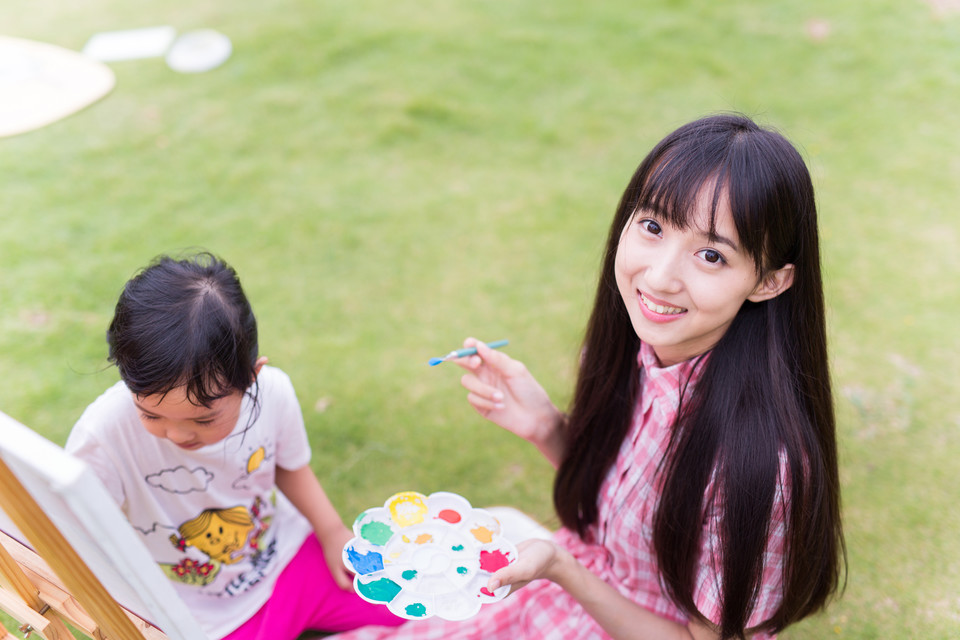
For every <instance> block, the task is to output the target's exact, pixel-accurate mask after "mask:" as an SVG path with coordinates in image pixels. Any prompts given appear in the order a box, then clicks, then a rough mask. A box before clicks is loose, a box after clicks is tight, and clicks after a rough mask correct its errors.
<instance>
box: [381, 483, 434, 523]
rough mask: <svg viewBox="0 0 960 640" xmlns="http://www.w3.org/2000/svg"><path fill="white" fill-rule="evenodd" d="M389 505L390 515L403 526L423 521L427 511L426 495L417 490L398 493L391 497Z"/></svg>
mask: <svg viewBox="0 0 960 640" xmlns="http://www.w3.org/2000/svg"><path fill="white" fill-rule="evenodd" d="M387 506H388V507H389V508H390V517H391V518H393V521H394V522H396V523H397V525H399V526H401V527H409V526H411V525H415V524H419V523H421V522H423V517H424V515H426V513H427V503H426V502H425V501H424V496H423V495H422V494H419V493H417V492H416V491H405V492H403V493H398V494H397V495H395V496H393V498H391V499H390V502H389V504H388V505H387Z"/></svg>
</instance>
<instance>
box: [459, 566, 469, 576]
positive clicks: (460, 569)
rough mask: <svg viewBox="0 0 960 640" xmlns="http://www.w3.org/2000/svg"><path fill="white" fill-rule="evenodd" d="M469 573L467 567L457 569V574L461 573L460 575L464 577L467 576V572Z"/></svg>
mask: <svg viewBox="0 0 960 640" xmlns="http://www.w3.org/2000/svg"><path fill="white" fill-rule="evenodd" d="M468 571H470V570H469V569H467V568H466V567H457V573H459V574H460V575H462V576H465V575H467V572H468Z"/></svg>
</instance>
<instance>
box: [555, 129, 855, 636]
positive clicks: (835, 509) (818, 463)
mask: <svg viewBox="0 0 960 640" xmlns="http://www.w3.org/2000/svg"><path fill="white" fill-rule="evenodd" d="M704 189H713V208H712V216H713V217H712V218H711V220H715V216H716V213H717V208H718V204H719V203H720V202H721V199H722V198H726V199H727V202H728V203H729V206H730V208H731V210H732V212H733V219H734V223H735V225H736V230H737V235H738V236H739V239H740V241H741V245H742V246H743V247H744V249H745V250H746V251H747V253H749V254H750V255H751V256H752V258H753V260H754V263H755V264H756V266H757V275H758V279H761V278H763V277H765V275H766V274H768V273H769V272H770V271H772V270H776V269H779V268H781V267H783V266H785V265H788V264H792V265H794V277H793V285H792V286H791V287H790V288H789V289H787V290H786V291H785V292H783V293H781V294H780V295H778V296H776V297H774V298H772V299H770V300H766V301H763V302H756V303H755V302H750V301H746V302H744V304H743V306H742V308H741V309H740V311H739V313H738V314H737V316H736V317H735V318H734V320H733V322H732V324H731V326H730V327H729V328H728V330H727V331H726V333H725V334H724V335H723V337H722V338H721V339H720V340H719V342H718V343H717V344H716V345H715V346H714V347H713V348H712V350H711V352H710V354H709V358H707V359H706V362H705V363H704V366H703V368H702V373H701V375H700V377H699V379H698V381H697V384H696V391H695V392H694V393H692V394H687V395H686V396H685V397H684V401H683V404H682V406H681V408H680V411H679V413H678V418H677V424H676V425H675V426H674V430H673V432H672V437H671V441H670V443H669V447H668V451H667V455H666V457H665V458H664V460H663V461H662V462H661V465H660V471H659V480H658V481H659V482H661V483H662V484H661V486H662V494H661V497H660V501H659V503H658V506H657V508H656V512H655V515H654V534H653V547H654V550H655V553H656V557H657V562H658V568H659V571H660V577H661V582H662V584H663V586H664V589H665V590H666V593H667V594H668V595H669V596H670V597H671V599H672V600H673V601H674V602H675V603H676V604H677V605H678V606H679V607H681V608H682V609H683V610H684V611H686V612H687V613H688V615H691V616H693V617H695V618H700V617H702V616H701V614H700V612H698V610H697V608H696V605H695V603H694V588H695V578H696V571H697V564H698V561H699V558H700V552H699V551H700V548H701V544H702V540H701V537H702V536H703V535H704V532H703V523H704V522H705V515H706V514H707V513H708V512H710V511H711V510H712V509H715V508H719V510H720V514H721V515H720V518H719V523H720V524H719V531H717V532H716V533H717V534H718V536H719V539H720V545H721V548H720V555H721V558H720V562H721V576H722V584H721V585H720V597H721V603H720V606H721V619H720V621H719V632H720V634H721V636H722V637H723V638H731V637H744V635H745V633H746V625H747V623H748V620H749V619H750V615H751V612H752V611H753V608H754V605H755V603H756V599H757V596H758V594H759V590H760V587H761V577H762V575H763V568H764V550H765V545H766V541H767V539H768V531H769V529H770V527H772V526H775V525H776V523H775V522H774V521H773V520H774V519H773V518H772V515H773V514H774V512H775V511H777V510H778V509H783V513H784V516H785V517H784V520H785V523H784V524H785V526H786V535H785V549H784V554H785V555H784V559H783V584H782V597H783V599H782V602H781V604H780V606H779V608H778V609H777V611H776V612H775V613H774V614H773V616H772V617H771V618H770V619H769V620H765V621H763V622H762V623H761V624H760V625H759V628H761V629H765V630H769V631H773V632H776V631H779V630H780V629H783V628H784V627H786V626H787V625H788V624H790V623H792V622H794V621H796V620H799V619H801V618H803V617H805V616H807V615H809V614H811V613H813V612H815V611H817V610H819V609H820V608H822V607H823V606H825V604H826V603H827V601H828V600H829V599H830V597H831V595H832V594H833V593H834V592H835V591H836V589H837V587H838V586H839V582H840V579H841V573H842V564H843V560H842V558H843V557H844V555H845V552H844V543H843V535H842V530H841V523H840V499H839V495H840V487H839V478H838V471H837V446H836V436H835V422H834V413H833V400H832V394H831V387H830V375H829V370H828V364H827V348H826V327H825V315H824V301H823V285H822V280H821V275H820V255H819V240H818V234H817V216H816V205H815V200H814V193H813V185H812V183H811V180H810V175H809V172H808V171H807V168H806V166H805V164H804V162H803V159H802V158H801V156H800V154H799V153H798V152H797V151H796V149H794V147H793V146H792V145H791V144H790V143H789V142H788V141H787V140H786V139H785V138H784V137H783V136H781V135H780V134H778V133H776V132H773V131H770V130H766V129H763V128H760V127H758V126H757V125H756V124H755V123H754V122H753V121H752V120H750V119H748V118H746V117H743V116H739V115H727V114H723V115H716V116H711V117H707V118H704V119H701V120H698V121H695V122H692V123H690V124H687V125H685V126H683V127H680V128H679V129H677V130H676V131H674V132H673V133H671V134H670V135H668V136H667V137H666V138H665V139H664V140H662V141H661V142H660V143H659V144H657V145H656V146H655V147H654V149H653V150H652V151H651V152H650V154H649V155H648V156H647V157H646V158H645V159H644V161H643V162H642V163H641V164H640V166H639V167H638V168H637V170H636V172H635V173H634V175H633V177H632V179H631V180H630V183H629V184H628V185H627V188H626V190H625V191H624V194H623V197H622V198H621V200H620V204H619V206H618V208H617V212H616V216H615V218H614V221H613V224H612V226H611V228H610V232H609V236H608V239H607V245H606V253H605V256H604V261H603V266H602V271H601V273H600V281H599V286H598V287H597V294H596V299H595V302H594V308H593V312H592V315H591V317H590V321H589V323H588V325H587V331H586V335H585V338H584V348H583V358H582V361H581V364H580V371H579V375H578V379H577V386H576V391H575V393H574V397H573V401H572V406H571V410H570V416H569V422H568V425H567V428H566V432H565V439H566V448H565V457H564V459H563V460H562V462H561V465H560V468H559V470H558V472H557V477H556V481H555V484H554V504H555V507H556V510H557V513H558V515H559V517H560V520H561V522H563V524H564V525H566V526H567V527H569V528H571V529H573V530H575V531H577V532H578V533H579V534H580V535H581V536H582V537H587V536H588V531H589V527H590V526H591V525H593V524H594V523H596V522H597V518H598V505H597V497H598V495H599V490H600V486H601V483H602V482H603V480H604V477H605V476H606V474H607V471H608V470H609V469H610V467H611V465H612V464H613V462H614V460H615V459H616V456H617V453H618V451H619V449H620V446H621V443H622V442H623V439H624V437H625V436H626V434H627V431H628V430H629V428H630V421H631V417H632V412H633V407H634V404H635V402H636V401H637V394H638V391H639V389H638V371H637V360H636V356H637V351H638V349H639V347H640V342H639V338H638V337H637V335H636V333H635V332H634V330H633V328H632V325H631V323H630V318H629V316H628V315H627V312H626V309H625V308H624V305H623V302H622V300H621V298H620V294H619V292H618V289H617V285H616V281H615V275H614V260H615V258H616V253H617V247H618V244H619V240H620V235H621V232H622V230H623V228H624V226H625V225H626V224H627V223H628V222H629V221H630V220H631V218H632V217H633V216H634V214H635V213H636V212H637V211H638V210H650V211H654V212H656V214H657V215H658V216H661V217H662V218H663V219H665V220H667V221H668V222H669V223H670V224H673V225H675V226H677V227H679V228H686V227H687V226H689V225H690V224H692V221H691V219H690V217H689V216H690V213H691V211H692V210H693V209H694V206H693V205H694V203H695V202H696V199H697V198H698V196H699V195H700V193H701V192H702V191H703V190H704ZM708 193H709V192H708ZM781 471H783V472H782V473H781ZM711 482H712V483H714V484H713V486H714V487H715V489H716V490H715V491H712V492H710V491H708V487H709V486H711ZM778 486H779V487H781V488H782V489H783V495H784V500H785V502H786V504H775V497H776V496H777V495H778V492H777V489H778Z"/></svg>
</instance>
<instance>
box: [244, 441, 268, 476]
mask: <svg viewBox="0 0 960 640" xmlns="http://www.w3.org/2000/svg"><path fill="white" fill-rule="evenodd" d="M266 455H267V452H266V450H265V449H264V448H263V447H260V448H259V449H257V450H256V451H254V452H253V454H252V455H251V456H250V459H249V460H247V473H253V472H254V471H256V470H257V469H259V468H260V465H261V464H262V463H263V459H264V458H265V457H266Z"/></svg>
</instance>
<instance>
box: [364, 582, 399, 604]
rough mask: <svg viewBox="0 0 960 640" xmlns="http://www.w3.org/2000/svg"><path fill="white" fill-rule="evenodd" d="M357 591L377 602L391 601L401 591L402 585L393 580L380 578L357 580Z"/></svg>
mask: <svg viewBox="0 0 960 640" xmlns="http://www.w3.org/2000/svg"><path fill="white" fill-rule="evenodd" d="M357 591H359V592H360V595H363V596H365V597H367V598H369V599H371V600H375V601H377V602H390V601H391V600H393V599H394V598H396V597H397V594H398V593H400V585H398V584H397V583H396V582H394V581H393V580H388V579H387V578H380V579H379V580H375V581H373V582H367V583H363V582H357Z"/></svg>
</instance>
